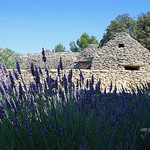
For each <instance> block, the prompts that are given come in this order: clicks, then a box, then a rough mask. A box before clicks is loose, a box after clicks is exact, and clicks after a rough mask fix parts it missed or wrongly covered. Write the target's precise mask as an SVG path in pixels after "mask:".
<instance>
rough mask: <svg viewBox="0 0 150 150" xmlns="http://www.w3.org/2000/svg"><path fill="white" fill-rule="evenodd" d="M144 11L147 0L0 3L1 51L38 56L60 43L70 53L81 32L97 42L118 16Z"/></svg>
mask: <svg viewBox="0 0 150 150" xmlns="http://www.w3.org/2000/svg"><path fill="white" fill-rule="evenodd" d="M147 11H150V0H0V48H9V49H11V50H13V51H15V52H16V53H19V54H27V53H40V52H41V50H42V47H44V48H45V49H49V50H52V49H54V48H55V46H56V45H58V44H59V43H61V44H63V45H64V46H65V47H66V50H69V43H70V41H76V40H77V39H78V38H80V36H81V35H82V34H83V33H84V32H86V33H87V34H88V35H90V36H91V35H93V36H96V37H97V40H98V41H100V40H101V39H102V36H103V33H105V29H106V28H107V26H108V25H109V24H110V22H111V21H112V20H114V19H115V18H116V17H117V16H118V15H121V14H123V13H128V14H129V15H130V17H136V16H137V15H139V14H140V13H141V12H144V13H147Z"/></svg>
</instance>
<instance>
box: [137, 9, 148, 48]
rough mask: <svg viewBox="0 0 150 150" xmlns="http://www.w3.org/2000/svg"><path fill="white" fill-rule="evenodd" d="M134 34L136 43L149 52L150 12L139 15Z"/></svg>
mask: <svg viewBox="0 0 150 150" xmlns="http://www.w3.org/2000/svg"><path fill="white" fill-rule="evenodd" d="M136 34H137V41H138V42H140V43H141V44H142V45H143V46H144V47H146V48H147V49H149V50H150V12H147V14H144V13H142V14H141V15H139V17H138V20H137V33H136Z"/></svg>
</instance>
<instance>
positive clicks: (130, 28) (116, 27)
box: [100, 14, 136, 46]
mask: <svg viewBox="0 0 150 150" xmlns="http://www.w3.org/2000/svg"><path fill="white" fill-rule="evenodd" d="M105 31H106V33H105V34H104V36H103V39H102V40H101V41H100V46H104V45H105V43H107V42H108V41H109V40H110V39H111V38H112V37H113V36H114V35H115V34H116V33H119V32H126V33H128V34H130V35H131V36H132V37H134V38H136V32H135V31H136V21H135V20H133V19H132V18H131V17H129V15H128V14H122V15H119V16H117V17H116V18H115V20H113V21H111V24H110V25H109V26H108V27H107V28H106V30H105Z"/></svg>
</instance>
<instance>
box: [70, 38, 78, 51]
mask: <svg viewBox="0 0 150 150" xmlns="http://www.w3.org/2000/svg"><path fill="white" fill-rule="evenodd" d="M69 45H70V50H71V51H72V52H80V49H79V48H78V46H77V45H76V43H75V41H71V42H70V44H69Z"/></svg>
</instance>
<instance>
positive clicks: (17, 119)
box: [0, 49, 150, 150]
mask: <svg viewBox="0 0 150 150" xmlns="http://www.w3.org/2000/svg"><path fill="white" fill-rule="evenodd" d="M42 54H43V58H42V59H43V61H44V63H46V61H45V60H46V56H45V53H44V49H42ZM61 61H62V60H61ZM16 65H17V71H18V74H17V72H16V71H14V72H13V73H11V72H9V76H6V77H7V78H8V79H9V80H8V81H9V83H8V84H5V81H3V80H2V84H1V85H0V94H1V95H0V135H1V136H0V149H2V150H5V149H25V150H27V149H37V150H38V149H39V150H40V149H47V150H48V149H51V150H55V149H57V150H64V149H68V150H77V149H81V150H90V149H92V150H101V149H109V150H114V149H116V150H120V149H122V150H129V149H135V150H137V149H139V150H141V149H145V150H146V149H148V148H149V147H150V136H149V133H148V132H147V133H141V132H140V130H141V129H142V128H147V127H149V126H150V120H149V118H150V97H149V95H148V94H147V93H146V92H145V91H148V90H149V87H148V86H145V85H142V86H143V88H142V89H140V88H137V89H138V90H137V91H138V93H136V91H135V90H134V89H132V92H131V93H127V92H126V91H125V89H124V88H123V87H122V92H117V87H116V85H115V88H114V89H113V88H112V86H113V83H112V82H111V85H110V89H109V92H108V93H107V92H106V90H105V91H104V92H103V91H102V90H101V81H100V80H99V81H98V82H97V83H95V81H94V76H92V78H91V80H87V81H85V82H86V86H85V87H84V86H81V84H83V83H84V78H83V74H82V72H80V80H77V82H76V83H77V84H76V85H75V83H73V80H72V74H73V72H72V70H71V71H70V72H69V74H68V76H67V75H61V76H60V75H59V74H58V77H57V78H56V79H53V78H52V77H51V75H50V73H49V71H48V69H47V68H45V72H46V75H47V76H46V78H44V76H42V74H43V73H44V72H42V70H41V68H37V67H36V66H34V65H33V64H31V73H32V75H33V77H34V79H35V80H34V82H31V83H30V86H29V88H26V86H25V82H24V80H23V78H22V75H21V71H19V62H18V61H17V62H16ZM61 65H62V63H61V64H59V69H60V70H61V69H62V68H63V67H62V66H61ZM3 72H4V71H3ZM4 74H6V72H4ZM14 77H15V78H14ZM19 77H21V79H22V80H21V82H18V84H17V85H16V84H15V82H14V80H17V79H18V78H19ZM42 78H44V79H42ZM58 79H59V80H58ZM41 81H44V83H42V82H41ZM95 85H96V86H95ZM148 85H149V84H148ZM39 143H40V144H39Z"/></svg>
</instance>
